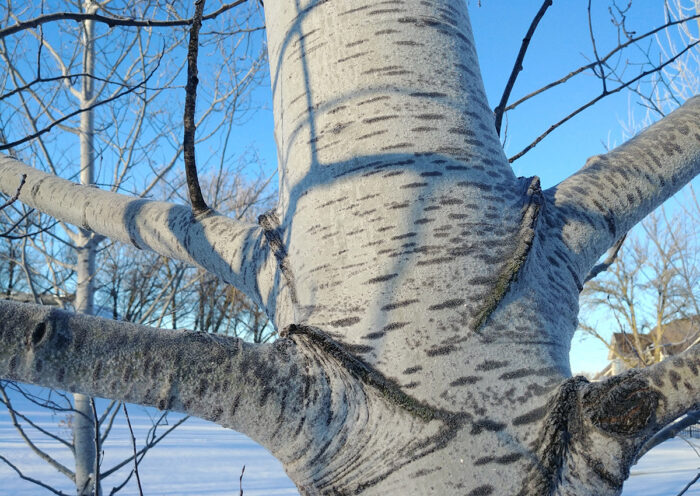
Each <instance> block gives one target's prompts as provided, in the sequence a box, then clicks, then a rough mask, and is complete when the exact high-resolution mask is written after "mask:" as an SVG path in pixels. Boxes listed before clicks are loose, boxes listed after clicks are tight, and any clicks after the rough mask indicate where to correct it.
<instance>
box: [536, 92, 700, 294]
mask: <svg viewBox="0 0 700 496" xmlns="http://www.w3.org/2000/svg"><path fill="white" fill-rule="evenodd" d="M698 172H700V96H696V97H694V98H691V99H689V100H688V101H687V102H686V103H685V104H684V105H683V106H682V107H680V108H679V109H677V110H676V111H675V112H673V113H671V114H669V115H668V116H667V117H665V118H664V119H662V120H661V121H659V122H657V123H656V124H654V125H652V126H650V127H649V128H648V129H647V130H645V131H643V132H642V133H640V134H639V135H638V136H636V137H635V138H633V139H631V140H629V141H628V142H627V143H625V144H623V145H622V146H620V147H618V148H615V149H614V150H612V151H611V152H609V153H607V154H605V155H598V156H594V157H591V158H590V159H589V160H588V161H587V163H586V165H585V166H584V167H583V168H582V169H581V170H579V171H578V172H577V173H575V174H573V175H572V176H570V177H569V178H568V179H566V180H564V181H563V182H562V183H560V184H559V185H557V186H555V187H554V188H552V189H550V190H549V191H548V192H547V194H548V195H549V196H550V197H552V198H553V200H554V208H555V211H554V213H555V215H557V216H558V217H559V219H560V226H561V229H562V238H563V241H564V243H565V244H566V245H567V247H568V249H569V251H570V253H571V255H572V259H573V261H574V262H575V265H576V266H577V272H578V275H579V277H580V278H581V280H582V278H583V277H584V276H585V275H586V274H587V273H588V270H590V268H591V267H592V266H593V265H594V264H595V262H596V260H598V258H599V257H600V256H601V255H602V254H603V253H605V251H606V250H607V249H608V248H610V247H611V246H613V245H614V244H615V242H616V241H617V240H618V239H620V238H621V237H622V236H624V235H625V233H626V232H627V231H628V230H629V229H630V228H631V227H632V226H634V225H635V224H636V223H637V222H639V221H640V220H642V219H643V218H644V216H646V215H647V214H649V213H650V212H651V211H652V210H653V209H654V208H656V207H657V206H658V205H660V204H661V203H662V202H663V201H665V200H666V199H668V198H669V197H671V196H672V195H673V194H674V193H676V192H677V191H678V190H679V189H680V188H682V187H683V186H684V185H685V184H687V183H688V182H689V181H690V180H691V179H692V178H693V177H695V175H697V174H698Z"/></svg>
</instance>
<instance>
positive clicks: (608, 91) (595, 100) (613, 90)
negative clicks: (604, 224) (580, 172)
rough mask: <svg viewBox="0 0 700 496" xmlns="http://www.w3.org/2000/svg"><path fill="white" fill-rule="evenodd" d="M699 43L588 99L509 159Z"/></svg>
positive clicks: (511, 158)
mask: <svg viewBox="0 0 700 496" xmlns="http://www.w3.org/2000/svg"><path fill="white" fill-rule="evenodd" d="M698 44H700V40H698V41H696V42H694V43H691V44H690V45H688V46H686V47H685V48H684V49H683V50H681V51H680V52H678V53H677V54H676V55H674V56H673V57H671V58H670V59H668V60H666V61H665V62H663V63H662V64H659V65H658V66H656V67H654V68H653V69H649V70H648V71H644V72H642V73H640V74H638V75H637V76H636V77H634V78H632V79H630V80H629V81H627V82H626V83H622V84H620V86H618V87H616V88H613V89H611V90H607V91H606V90H604V91H603V92H602V93H601V94H600V95H598V96H597V97H595V98H593V99H592V100H590V101H588V102H587V103H585V104H583V105H581V106H580V107H579V108H577V109H576V110H574V111H573V112H571V113H570V114H569V115H567V116H566V117H564V118H563V119H561V120H559V121H558V122H556V123H554V124H552V125H551V126H549V128H547V130H546V131H545V132H544V133H542V134H540V135H539V136H538V137H537V138H535V140H534V141H532V142H531V143H530V144H529V145H527V146H526V147H525V148H523V149H522V150H520V151H519V152H518V153H516V154H515V155H513V156H512V157H509V158H508V161H509V162H510V163H513V162H515V161H516V160H518V159H519V158H520V157H522V156H523V155H525V154H526V153H527V152H529V151H530V150H532V149H533V148H534V147H535V146H537V145H538V144H539V142H540V141H542V140H543V139H545V138H546V137H547V136H548V135H549V134H550V133H551V132H552V131H554V130H555V129H556V128H558V127H559V126H561V125H562V124H564V123H565V122H567V121H569V120H570V119H571V118H572V117H575V116H576V115H578V114H580V113H581V112H583V111H584V110H586V109H587V108H589V107H592V106H593V105H595V104H596V103H598V102H599V101H600V100H602V99H603V98H605V97H607V96H609V95H612V94H614V93H618V92H619V91H622V90H623V89H625V88H627V87H629V86H631V85H633V84H634V83H636V82H637V81H639V80H641V79H643V78H645V77H647V76H649V75H650V74H654V73H656V72H659V71H661V70H662V69H663V68H664V67H666V66H667V65H669V64H671V63H672V62H674V61H675V60H676V59H678V58H679V57H681V56H682V55H683V54H685V53H686V52H688V51H689V50H692V49H693V48H695V47H696V46H698Z"/></svg>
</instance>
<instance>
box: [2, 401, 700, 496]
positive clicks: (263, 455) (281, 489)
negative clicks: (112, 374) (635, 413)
mask: <svg viewBox="0 0 700 496" xmlns="http://www.w3.org/2000/svg"><path fill="white" fill-rule="evenodd" d="M21 407H22V408H21V409H20V410H21V411H23V412H27V411H31V418H32V419H34V420H35V421H36V422H37V423H38V424H39V425H41V426H42V427H44V428H47V429H49V430H51V431H53V432H57V431H61V427H60V426H58V423H59V422H60V421H61V420H64V419H65V416H64V415H61V414H52V413H50V412H47V411H40V410H39V409H38V408H37V407H36V406H33V405H31V404H27V403H26V402H25V403H22V404H21ZM0 408H1V407H0ZM128 408H129V416H130V418H131V422H132V425H133V428H134V434H135V436H136V439H137V446H139V445H141V444H142V443H143V442H144V439H145V436H146V433H147V432H148V429H149V428H150V427H151V426H152V422H153V419H155V418H157V416H158V415H159V414H160V413H159V412H158V411H157V410H154V409H146V408H142V407H139V406H135V405H131V406H128ZM120 416H121V414H120ZM180 418H182V416H180V415H176V414H170V415H169V416H168V424H169V425H172V424H173V423H174V422H177V420H179V419H180ZM62 429H63V430H62V431H61V432H62V434H63V435H64V436H65V435H66V434H68V432H67V430H66V428H65V426H64V427H63V428H62ZM160 429H162V430H165V429H164V428H160ZM162 430H160V432H162ZM37 445H38V447H39V448H41V449H42V450H45V451H46V452H47V453H49V454H50V455H51V456H54V457H55V458H56V459H58V460H59V461H60V462H61V463H63V464H64V465H66V466H67V467H72V461H71V456H70V453H69V452H68V450H67V449H66V448H61V447H59V446H57V445H56V443H55V442H48V441H46V440H38V441H37ZM691 445H693V446H694V449H693V447H691ZM131 450H132V448H131V437H130V434H129V430H128V428H127V426H126V422H124V421H123V416H121V418H120V419H118V421H117V422H115V425H114V428H113V431H112V433H111V434H110V436H109V438H108V439H107V442H106V443H105V446H104V453H105V454H104V460H103V462H102V468H103V471H104V469H105V468H108V467H111V466H113V465H115V464H116V463H118V462H119V461H121V460H123V459H125V458H127V457H128V456H130V455H131V453H132V451H131ZM694 450H697V452H696V451H694ZM698 453H700V440H699V439H689V440H687V441H684V440H682V439H672V440H670V441H667V442H665V443H663V444H662V445H660V446H658V447H656V448H655V449H654V450H652V451H651V452H649V453H648V454H647V455H646V456H645V457H644V458H643V459H642V460H640V462H639V463H638V464H637V465H635V466H634V467H632V471H631V473H630V478H629V479H628V480H627V482H626V483H625V486H624V490H623V492H622V495H623V496H673V495H676V494H678V492H679V491H680V490H681V489H682V488H683V487H684V486H685V485H686V484H687V483H688V481H690V480H691V479H692V478H693V477H694V476H695V475H696V474H697V473H698V471H700V454H698ZM0 455H2V456H5V457H6V458H8V459H9V460H11V461H12V463H14V464H15V465H17V466H18V467H19V468H20V469H21V470H23V471H24V472H25V473H26V475H29V476H31V477H34V478H37V479H40V480H42V481H44V482H46V483H48V484H50V485H52V486H54V487H55V488H57V489H60V490H62V491H64V492H65V493H68V494H74V489H72V488H71V484H70V482H69V481H68V479H67V478H66V477H65V476H63V475H62V474H60V473H59V472H57V471H56V470H55V469H53V468H52V467H50V466H49V465H48V464H46V463H45V462H43V461H42V460H40V459H39V458H38V457H37V456H36V455H35V454H33V453H32V452H31V451H30V450H29V449H28V448H27V446H26V445H25V444H24V442H23V441H22V440H21V439H20V438H19V436H18V435H17V433H16V431H15V429H14V427H13V426H12V423H11V421H10V416H9V414H8V413H7V411H6V410H5V409H4V408H2V409H1V410H0ZM243 465H245V466H246V468H245V473H244V475H243V491H244V495H245V496H290V495H298V494H299V493H298V492H297V490H296V488H295V487H294V484H293V483H292V482H291V481H290V480H289V478H288V477H287V476H286V475H285V473H284V470H283V469H282V466H281V464H280V463H279V462H278V461H277V460H276V459H275V458H273V457H272V455H270V454H269V453H268V452H267V451H266V450H265V449H264V448H262V447H261V446H259V445H257V444H256V443H255V442H253V441H252V440H250V439H249V438H247V437H246V436H244V435H242V434H239V433H237V432H234V431H231V430H228V429H224V428H222V427H219V426H217V425H215V424H212V423H210V422H206V421H204V420H200V419H195V418H191V419H188V420H187V421H186V422H185V423H184V424H183V425H181V426H180V427H178V428H177V429H175V430H174V431H173V432H172V433H171V434H170V435H169V436H168V437H166V438H165V439H164V440H163V441H162V442H161V443H160V444H158V446H156V447H155V448H154V449H152V450H151V451H150V452H149V453H148V454H147V455H146V458H145V459H144V460H143V462H142V463H141V464H140V465H139V474H140V476H141V484H142V487H143V491H144V494H145V495H147V496H160V495H163V496H166V495H167V496H191V495H193V494H196V495H206V496H224V495H226V496H232V495H238V494H239V477H240V475H241V469H242V467H243ZM131 467H132V465H131V464H128V465H127V466H126V467H124V468H122V469H121V470H119V471H118V472H116V473H115V474H113V475H111V476H110V477H109V478H107V479H106V480H105V481H104V482H103V490H104V493H105V495H107V494H109V492H110V490H111V489H112V487H114V486H115V485H118V484H120V483H121V482H122V481H123V480H124V478H125V477H126V476H128V474H129V472H130V471H131ZM0 494H2V495H10V494H11V495H13V496H33V495H41V494H51V493H50V492H48V491H47V490H45V489H42V488H40V487H38V486H36V485H34V484H32V483H29V482H26V481H23V480H21V479H20V478H19V477H18V476H17V475H16V473H15V472H14V471H13V470H11V469H10V468H9V467H8V466H7V465H5V464H3V463H2V462H0ZM118 494H120V495H124V496H131V495H137V494H138V489H137V486H136V482H135V479H134V478H132V480H131V481H129V483H128V484H127V485H126V487H124V489H123V490H121V491H120V492H119V493H118ZM685 495H686V496H700V482H698V483H696V484H695V485H694V486H693V487H691V488H690V489H689V490H688V491H687V492H686V493H685Z"/></svg>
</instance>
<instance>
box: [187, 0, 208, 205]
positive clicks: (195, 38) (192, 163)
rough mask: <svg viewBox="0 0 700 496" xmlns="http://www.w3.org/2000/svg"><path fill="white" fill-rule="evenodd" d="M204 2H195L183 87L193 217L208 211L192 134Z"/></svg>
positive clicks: (188, 188)
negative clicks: (198, 173)
mask: <svg viewBox="0 0 700 496" xmlns="http://www.w3.org/2000/svg"><path fill="white" fill-rule="evenodd" d="M204 2H205V0H197V1H195V3H194V5H195V13H194V22H193V23H192V27H191V28H190V44H189V47H188V49H187V86H186V87H185V91H186V95H185V117H184V121H185V136H184V139H183V142H182V146H183V150H184V155H185V175H186V176H187V191H188V193H189V197H190V203H191V204H192V211H193V212H194V214H195V215H199V214H203V213H205V212H208V211H209V206H208V205H207V203H206V202H205V201H204V197H203V196H202V189H201V188H200V187H199V178H198V177H197V163H196V160H195V153H194V134H195V130H196V129H197V126H196V124H195V122H194V113H195V105H196V102H197V84H198V83H199V80H198V78H197V54H198V52H199V29H200V28H201V27H202V13H203V12H204Z"/></svg>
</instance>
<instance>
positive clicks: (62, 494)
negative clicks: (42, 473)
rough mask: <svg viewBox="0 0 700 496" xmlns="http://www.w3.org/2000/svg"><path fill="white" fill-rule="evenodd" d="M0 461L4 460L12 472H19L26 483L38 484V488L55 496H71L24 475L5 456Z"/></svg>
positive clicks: (0, 456) (0, 457)
mask: <svg viewBox="0 0 700 496" xmlns="http://www.w3.org/2000/svg"><path fill="white" fill-rule="evenodd" d="M0 460H2V461H3V462H5V463H6V464H7V465H8V466H9V467H10V468H11V469H12V470H14V471H15V472H17V475H19V477H20V479H24V480H26V481H29V482H31V483H33V484H36V485H37V486H41V487H43V488H44V489H46V490H48V491H51V492H52V493H54V494H58V495H59V496H69V495H68V493H64V492H62V491H59V490H58V489H54V488H53V487H51V486H49V485H47V484H44V483H43V482H41V481H40V480H37V479H32V478H31V477H28V476H26V475H24V474H23V473H22V471H21V470H20V469H18V468H17V467H15V466H14V465H13V464H12V463H10V460H8V459H7V458H5V457H4V456H2V455H0Z"/></svg>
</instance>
